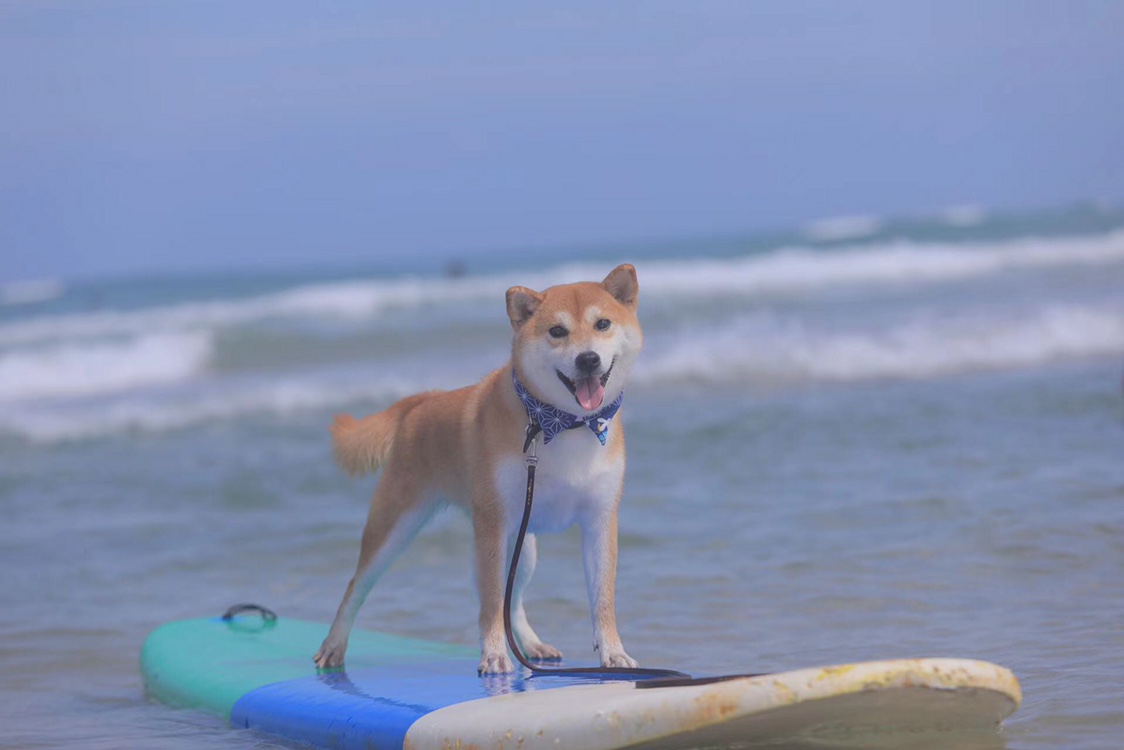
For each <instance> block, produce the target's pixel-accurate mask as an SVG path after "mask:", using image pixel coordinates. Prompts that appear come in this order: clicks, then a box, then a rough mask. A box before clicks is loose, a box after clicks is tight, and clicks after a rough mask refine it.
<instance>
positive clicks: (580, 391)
mask: <svg viewBox="0 0 1124 750" xmlns="http://www.w3.org/2000/svg"><path fill="white" fill-rule="evenodd" d="M574 391H575V393H574V395H576V396H577V397H578V404H579V405H581V408H583V409H586V410H588V411H593V410H594V409H600V408H601V402H602V401H604V400H605V386H603V385H601V378H599V377H597V376H596V375H594V376H593V377H589V378H585V379H583V380H579V381H578V382H577V388H576V389H574Z"/></svg>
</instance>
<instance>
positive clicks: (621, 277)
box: [601, 263, 640, 310]
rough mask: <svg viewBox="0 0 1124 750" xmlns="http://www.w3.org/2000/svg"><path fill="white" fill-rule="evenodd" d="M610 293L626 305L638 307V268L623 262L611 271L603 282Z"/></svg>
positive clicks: (632, 307)
mask: <svg viewBox="0 0 1124 750" xmlns="http://www.w3.org/2000/svg"><path fill="white" fill-rule="evenodd" d="M601 286H603V287H605V289H606V291H608V292H609V294H611V295H613V296H614V297H616V299H617V302H620V303H621V304H622V305H624V306H625V307H628V308H631V309H633V310H635V309H636V305H637V304H638V302H639V300H638V299H637V297H638V296H639V294H640V285H639V284H638V283H637V282H636V269H635V268H634V267H633V266H632V264H630V263H622V264H621V265H619V266H617V267H616V268H614V269H613V270H612V271H610V272H609V275H608V276H606V277H605V280H604V281H602V282H601Z"/></svg>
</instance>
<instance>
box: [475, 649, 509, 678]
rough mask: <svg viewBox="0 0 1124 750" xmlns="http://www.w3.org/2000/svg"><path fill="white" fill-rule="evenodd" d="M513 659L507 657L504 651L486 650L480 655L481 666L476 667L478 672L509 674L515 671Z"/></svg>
mask: <svg viewBox="0 0 1124 750" xmlns="http://www.w3.org/2000/svg"><path fill="white" fill-rule="evenodd" d="M514 671H515V668H514V667H512V666H511V659H508V658H507V653H506V652H504V651H486V652H484V654H483V655H482V656H481V657H480V666H478V667H477V668H476V672H477V673H478V674H507V673H508V672H514Z"/></svg>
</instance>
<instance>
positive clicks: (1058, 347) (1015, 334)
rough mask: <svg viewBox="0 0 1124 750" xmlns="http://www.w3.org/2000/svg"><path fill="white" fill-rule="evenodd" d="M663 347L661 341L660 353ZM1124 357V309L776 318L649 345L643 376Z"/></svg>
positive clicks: (800, 376) (901, 369)
mask: <svg viewBox="0 0 1124 750" xmlns="http://www.w3.org/2000/svg"><path fill="white" fill-rule="evenodd" d="M654 348H655V347H653V349H654ZM1120 355H1124V312H1121V311H1112V310H1103V309H1093V308H1084V307H1075V306H1068V305H1058V306H1052V307H1048V308H1044V309H1042V310H1040V311H1038V312H1037V314H1034V315H1031V316H1029V317H1025V318H1018V319H1014V318H1012V319H1002V320H995V319H981V318H978V317H971V316H964V317H960V318H953V319H951V320H949V319H941V320H937V321H933V320H917V321H912V322H907V323H904V324H900V325H898V326H895V327H892V328H889V329H888V330H885V331H881V332H872V331H869V330H864V331H858V332H833V333H828V332H824V331H819V330H814V329H810V328H808V327H807V326H806V325H805V324H802V323H801V322H799V321H795V320H793V321H786V320H783V319H780V320H778V319H776V318H775V317H773V316H770V315H759V316H748V317H745V318H742V319H739V320H737V321H735V322H733V323H731V324H729V325H727V326H726V327H724V328H722V329H720V330H718V331H717V332H715V333H714V334H712V335H710V336H705V337H701V338H700V337H699V336H698V334H697V332H691V333H682V334H680V335H678V336H676V337H675V338H674V340H672V341H670V342H667V343H666V345H664V346H663V347H661V348H660V350H658V351H651V350H650V351H649V352H648V354H647V355H646V357H647V359H646V362H645V364H644V366H643V367H642V369H641V370H640V372H639V373H638V375H639V376H640V379H641V381H642V382H649V383H663V382H673V381H698V382H745V383H753V384H759V385H784V384H795V383H800V382H807V381H834V382H841V381H858V380H873V379H890V378H900V379H924V378H933V377H941V376H947V375H955V374H961V373H968V372H978V371H987V370H1006V369H1017V368H1023V367H1033V366H1040V365H1046V364H1050V363H1053V362H1059V361H1063V360H1071V359H1082V358H1090V357H1102V356H1120Z"/></svg>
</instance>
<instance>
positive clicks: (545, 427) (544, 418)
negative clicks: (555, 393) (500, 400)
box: [511, 366, 624, 445]
mask: <svg viewBox="0 0 1124 750" xmlns="http://www.w3.org/2000/svg"><path fill="white" fill-rule="evenodd" d="M511 380H512V382H513V383H515V393H516V394H517V395H518V396H519V400H520V401H522V402H523V407H524V408H525V409H526V410H527V416H528V417H529V418H530V419H531V422H533V423H534V424H537V425H538V426H539V427H540V428H542V442H543V445H546V444H547V443H549V442H550V441H551V440H553V439H554V438H555V437H556V436H557V435H558V434H559V433H560V432H563V431H565V430H573V429H575V428H577V427H581V426H582V425H585V426H586V427H588V428H589V429H590V431H591V432H592V433H593V434H594V435H596V436H597V439H598V440H600V441H601V445H604V444H605V436H606V435H607V434H608V432H609V423H610V422H611V421H612V420H613V417H615V416H616V415H617V411H618V410H619V409H620V408H621V402H622V401H624V391H621V392H620V394H619V395H618V396H617V397H616V398H615V399H613V402H612V403H611V404H608V405H607V406H605V407H603V408H602V409H601V410H600V411H598V412H597V413H596V414H591V415H589V416H588V417H579V416H577V415H576V414H571V413H570V412H568V411H562V410H561V409H559V408H558V407H555V406H551V405H550V404H547V403H544V402H542V401H539V400H538V399H537V398H535V397H534V396H532V395H531V394H530V392H529V391H528V390H527V389H526V388H525V387H524V386H523V384H522V383H520V382H519V377H518V376H517V375H516V374H515V367H514V366H513V367H512V368H511Z"/></svg>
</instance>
